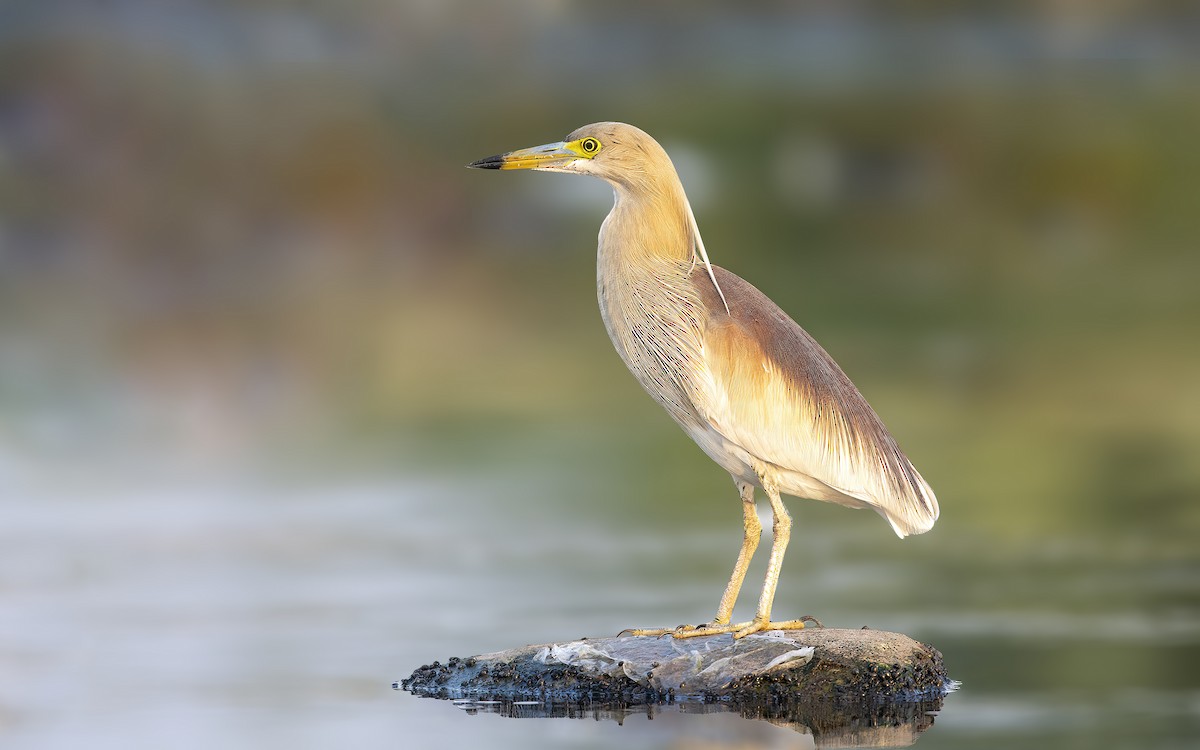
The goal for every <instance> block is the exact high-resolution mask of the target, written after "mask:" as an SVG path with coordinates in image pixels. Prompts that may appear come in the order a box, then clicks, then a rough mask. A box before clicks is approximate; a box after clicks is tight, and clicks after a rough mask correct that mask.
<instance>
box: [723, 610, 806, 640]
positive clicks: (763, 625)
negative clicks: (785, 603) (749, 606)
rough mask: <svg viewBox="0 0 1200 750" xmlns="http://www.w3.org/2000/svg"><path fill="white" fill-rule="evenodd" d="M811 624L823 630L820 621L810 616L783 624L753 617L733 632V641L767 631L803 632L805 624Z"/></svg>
mask: <svg viewBox="0 0 1200 750" xmlns="http://www.w3.org/2000/svg"><path fill="white" fill-rule="evenodd" d="M810 622H811V623H813V624H814V625H816V626H817V627H818V628H824V627H825V626H824V625H822V624H821V621H820V620H818V619H817V618H815V617H813V616H812V615H805V616H804V617H801V618H800V619H798V620H785V621H783V622H772V621H771V620H769V619H767V618H765V617H755V618H754V619H753V620H751V621H750V622H744V623H742V625H741V626H740V627H738V626H735V627H737V630H735V631H733V637H734V639H737V638H745V637H746V636H748V635H750V634H752V633H765V632H767V631H769V630H803V629H804V628H805V627H807V625H806V623H810Z"/></svg>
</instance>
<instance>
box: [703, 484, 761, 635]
mask: <svg viewBox="0 0 1200 750" xmlns="http://www.w3.org/2000/svg"><path fill="white" fill-rule="evenodd" d="M737 486H738V493H739V494H741V496H742V527H743V529H744V534H743V536H742V550H741V552H739V553H738V558H737V562H736V563H734V565H733V575H731V576H730V577H729V584H728V585H726V586H725V593H724V594H721V603H720V604H719V605H717V616H716V617H714V618H713V621H712V624H713V625H728V624H729V620H730V618H732V617H733V605H734V604H736V603H737V598H738V593H739V592H740V591H741V590H742V581H744V580H746V570H747V569H748V568H749V567H750V560H751V558H753V557H754V551H755V550H756V549H758V540H759V539H761V538H762V524H761V523H759V521H758V506H757V505H755V503H754V485H752V484H747V483H746V482H738V483H737Z"/></svg>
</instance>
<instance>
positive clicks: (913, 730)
mask: <svg viewBox="0 0 1200 750" xmlns="http://www.w3.org/2000/svg"><path fill="white" fill-rule="evenodd" d="M454 705H455V706H457V707H458V708H460V709H462V710H463V711H465V712H466V713H467V714H469V715H475V714H480V713H486V714H496V715H498V716H503V717H506V718H510V719H593V720H595V721H615V722H617V723H618V724H621V725H624V723H625V719H626V718H629V717H637V716H644V717H646V719H649V720H654V719H662V718H663V717H665V716H669V715H673V714H680V715H697V714H739V715H741V716H742V717H744V718H747V719H761V720H765V721H767V722H769V723H771V724H774V725H775V726H778V727H784V728H787V729H791V730H793V731H796V732H799V733H800V734H803V735H807V736H809V737H810V738H811V741H812V746H814V747H821V748H833V747H905V746H907V745H911V744H912V743H914V742H915V741H916V740H917V737H918V736H919V735H920V734H921V733H922V732H924V731H925V730H926V729H928V728H929V727H931V726H933V721H934V714H935V713H936V712H937V711H939V710H941V708H942V700H941V699H937V700H930V701H919V702H914V703H885V704H876V705H864V704H836V705H831V704H825V705H822V704H815V705H814V704H813V703H811V702H810V703H807V704H801V703H799V702H794V703H793V702H787V701H785V702H781V703H775V704H772V705H759V706H734V705H731V704H729V703H727V702H722V701H713V702H705V701H671V702H668V703H661V704H649V705H628V704H615V703H555V702H544V701H513V700H458V701H454ZM736 742H738V743H739V746H741V747H746V746H747V745H745V744H744V737H740V736H739V737H738V739H737V740H736ZM750 747H753V745H751V746H750Z"/></svg>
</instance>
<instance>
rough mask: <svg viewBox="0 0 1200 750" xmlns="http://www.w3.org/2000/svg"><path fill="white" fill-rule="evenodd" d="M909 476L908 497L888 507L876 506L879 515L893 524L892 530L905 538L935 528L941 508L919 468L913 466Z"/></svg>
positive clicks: (910, 466)
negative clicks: (918, 470) (918, 471)
mask: <svg viewBox="0 0 1200 750" xmlns="http://www.w3.org/2000/svg"><path fill="white" fill-rule="evenodd" d="M908 468H909V469H910V470H911V472H912V473H911V475H910V476H909V479H910V481H909V484H908V489H910V490H911V492H910V493H908V497H905V498H903V500H902V501H901V502H898V503H888V505H887V507H883V506H876V507H875V510H876V511H878V512H879V515H881V516H883V517H884V518H886V519H887V522H888V523H890V524H891V525H892V531H895V532H896V536H898V537H900V538H901V539H903V538H904V537H906V536H912V535H914V534H924V533H925V532H926V531H929V530H930V529H932V528H933V524H934V522H935V521H937V519H938V515H939V513H940V512H941V509H940V508H938V501H937V497H936V496H934V494H933V489H932V488H931V487H930V486H929V483H928V482H926V481H925V479H924V477H922V476H921V475H920V474H919V473H917V470H916V469H914V468H912V465H911V464H909V467H908Z"/></svg>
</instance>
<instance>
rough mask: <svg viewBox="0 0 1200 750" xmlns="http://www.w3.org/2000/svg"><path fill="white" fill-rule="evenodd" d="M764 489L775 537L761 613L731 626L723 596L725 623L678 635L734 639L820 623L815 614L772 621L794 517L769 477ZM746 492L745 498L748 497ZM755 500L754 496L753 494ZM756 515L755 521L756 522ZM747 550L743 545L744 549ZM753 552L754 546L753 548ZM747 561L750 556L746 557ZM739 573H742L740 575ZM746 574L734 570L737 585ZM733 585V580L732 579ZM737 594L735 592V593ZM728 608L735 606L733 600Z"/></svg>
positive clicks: (682, 630)
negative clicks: (725, 636) (730, 635)
mask: <svg viewBox="0 0 1200 750" xmlns="http://www.w3.org/2000/svg"><path fill="white" fill-rule="evenodd" d="M762 484H763V489H765V490H766V492H767V498H768V499H769V500H770V501H771V513H772V515H773V516H774V520H773V522H772V525H771V528H772V530H773V532H774V535H775V538H774V539H773V540H772V542H771V557H770V559H769V560H768V561H767V578H766V580H765V581H764V582H763V588H762V594H761V595H760V596H759V599H758V613H757V614H755V616H754V619H753V620H752V621H750V622H742V623H737V624H736V625H730V624H728V623H729V613H728V612H727V611H726V610H725V603H726V602H725V597H722V598H721V609H720V610H719V611H718V612H717V617H721V616H722V614H724V615H725V622H724V623H716V622H714V623H713V624H712V625H705V626H701V627H699V628H686V629H685V628H677V629H676V630H675V631H673V632H672V635H673V636H674V637H676V638H697V637H700V636H705V635H717V634H719V633H733V637H734V638H742V637H744V636H747V635H750V634H751V633H758V632H760V631H766V630H800V629H802V628H803V627H804V626H805V623H806V622H813V623H816V624H817V625H818V626H820V624H821V623H819V622H817V620H816V618H813V617H801V618H800V619H799V620H788V621H787V622H771V605H772V604H773V603H774V601H775V587H776V585H777V584H778V583H779V573H780V571H781V570H783V553H784V552H785V551H786V550H787V545H788V540H789V539H790V538H791V531H792V517H791V516H790V515H788V512H787V508H786V507H784V505H783V500H781V499H780V498H779V490H778V489H777V488H776V487H775V485H774V484H773V483H771V482H768V481H766V480H764V481H763V483H762ZM745 497H746V496H745V494H743V495H742V498H743V499H745ZM751 499H752V500H753V495H751ZM757 520H758V519H757V516H756V517H755V522H756V525H758V524H757ZM747 533H749V522H748V521H747ZM743 551H744V548H743ZM751 552H753V548H751ZM747 562H749V559H748V558H747ZM741 563H742V560H741V558H740V557H739V558H738V564H739V566H740V565H741ZM739 572H740V576H739ZM745 575H746V571H745V569H744V568H741V569H740V571H739V569H735V570H734V576H735V578H737V579H738V581H737V582H738V584H740V583H741V580H740V578H741V577H744V576H745ZM729 583H730V587H732V586H733V583H734V581H733V580H730V582H729ZM726 594H727V595H728V594H729V589H726ZM734 596H735V597H736V592H735V594H734ZM729 609H730V610H732V609H733V605H732V603H730V605H729Z"/></svg>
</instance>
